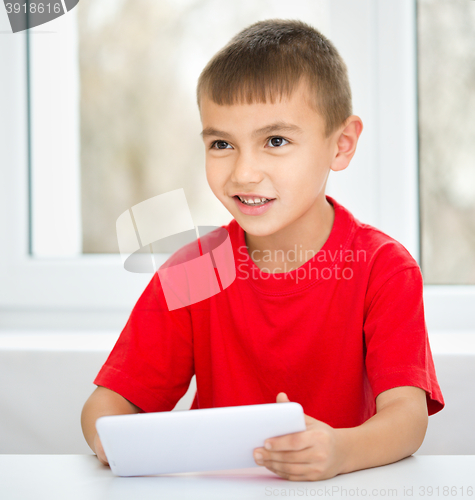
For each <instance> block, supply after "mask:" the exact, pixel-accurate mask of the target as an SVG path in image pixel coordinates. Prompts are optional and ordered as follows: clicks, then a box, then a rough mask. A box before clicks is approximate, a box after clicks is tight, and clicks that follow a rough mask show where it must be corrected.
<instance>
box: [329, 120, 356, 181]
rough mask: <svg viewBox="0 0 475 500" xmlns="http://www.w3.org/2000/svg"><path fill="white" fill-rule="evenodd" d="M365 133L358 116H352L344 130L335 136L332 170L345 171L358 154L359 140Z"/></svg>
mask: <svg viewBox="0 0 475 500" xmlns="http://www.w3.org/2000/svg"><path fill="white" fill-rule="evenodd" d="M362 131H363V122H362V121H361V118H360V117H359V116H356V115H351V116H349V117H348V118H347V120H346V121H345V124H344V125H343V126H342V128H341V129H340V130H339V131H338V132H337V133H336V134H335V136H336V143H335V156H334V158H333V161H332V164H331V166H330V168H331V169H332V170H334V171H335V172H337V171H339V170H344V169H345V168H346V167H347V166H348V165H349V163H350V161H351V159H352V158H353V156H354V154H355V152H356V145H357V144H358V139H359V137H360V135H361V132H362Z"/></svg>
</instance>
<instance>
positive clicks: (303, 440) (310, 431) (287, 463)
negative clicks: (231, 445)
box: [254, 392, 344, 481]
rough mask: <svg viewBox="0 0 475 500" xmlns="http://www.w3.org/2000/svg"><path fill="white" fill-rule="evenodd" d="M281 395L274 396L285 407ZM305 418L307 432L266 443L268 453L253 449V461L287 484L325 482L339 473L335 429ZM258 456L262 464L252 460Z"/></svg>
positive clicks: (340, 461)
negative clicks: (294, 482)
mask: <svg viewBox="0 0 475 500" xmlns="http://www.w3.org/2000/svg"><path fill="white" fill-rule="evenodd" d="M287 402H289V398H288V397H287V394H285V393H284V392H280V393H279V394H278V395H277V403H287ZM304 416H305V424H306V426H307V429H306V430H305V431H302V432H294V433H292V434H286V435H285V436H277V437H274V438H270V439H266V441H265V444H267V443H269V444H270V445H271V449H270V450H267V449H265V448H255V449H254V460H255V461H256V463H257V464H258V465H264V466H265V467H266V468H267V469H269V470H270V471H272V472H274V473H275V474H277V475H279V476H281V477H283V478H284V479H288V480H290V481H318V480H321V479H329V478H331V477H334V476H336V475H337V474H340V473H341V472H342V471H343V458H344V450H343V449H342V443H341V442H340V438H339V434H338V433H337V431H336V429H334V428H333V427H330V426H329V425H327V424H325V423H324V422H321V421H320V420H316V419H315V418H312V417H310V416H309V415H304ZM258 453H260V454H261V455H262V461H259V460H258V457H257V456H256V455H257V454H258Z"/></svg>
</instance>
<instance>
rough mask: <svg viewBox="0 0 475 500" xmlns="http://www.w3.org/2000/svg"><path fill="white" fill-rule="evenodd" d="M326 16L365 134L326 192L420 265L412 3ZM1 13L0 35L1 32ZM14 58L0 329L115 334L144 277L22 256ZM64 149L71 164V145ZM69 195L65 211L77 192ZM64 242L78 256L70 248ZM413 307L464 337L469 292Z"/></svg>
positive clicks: (1, 211) (21, 48) (378, 4)
mask: <svg viewBox="0 0 475 500" xmlns="http://www.w3.org/2000/svg"><path fill="white" fill-rule="evenodd" d="M329 9H330V24H331V30H330V33H328V35H329V37H330V38H331V39H332V41H333V42H334V43H335V44H336V46H337V48H338V50H339V51H340V52H341V54H342V56H343V58H344V59H345V61H346V62H347V64H348V68H349V72H350V81H351V85H352V90H353V97H354V113H355V114H358V115H359V116H361V117H362V119H363V123H364V127H365V128H364V131H363V134H362V136H361V138H360V141H359V144H358V150H357V154H356V155H355V157H354V159H353V160H352V162H351V165H350V167H349V168H348V169H347V171H345V175H341V174H343V172H342V173H334V172H332V174H331V175H330V181H329V185H328V193H329V194H331V195H335V197H336V198H337V200H338V201H339V202H341V203H342V204H343V205H345V206H347V207H348V208H349V209H350V210H351V211H352V212H353V213H354V214H355V216H356V217H357V218H359V219H360V220H362V221H364V222H366V223H369V224H372V225H375V226H376V227H378V228H380V229H381V230H383V231H385V232H387V233H388V234H389V235H391V236H393V237H394V238H396V239H397V240H399V241H400V242H401V243H403V244H404V245H405V246H406V248H407V249H408V250H409V251H410V252H411V254H412V255H413V256H414V258H415V259H416V260H417V261H418V262H419V263H420V248H419V227H418V226H419V224H418V221H419V213H418V209H419V204H418V170H417V168H418V145H417V80H416V78H417V64H416V62H417V60H416V28H415V26H416V0H360V1H358V2H354V0H332V1H331V2H330V6H329ZM1 11H2V9H0V29H1V30H8V29H9V25H8V24H7V23H8V20H6V14H5V16H4V17H1V16H2V15H3V14H2V13H1ZM68 15H70V16H71V15H72V13H69V14H68ZM50 25H51V24H50V23H49V24H48V25H47V26H48V27H50ZM33 31H40V30H31V32H30V34H29V36H30V41H31V40H33V37H35V36H36V37H40V36H42V35H41V34H34V33H33ZM45 31H46V28H45ZM26 54H27V37H26V33H25V32H20V33H17V34H11V35H2V37H1V38H0V61H2V63H1V64H2V67H1V68H0V71H1V78H0V109H1V110H2V116H1V117H0V235H1V236H0V238H1V240H0V241H1V257H2V258H1V259H0V283H1V286H0V329H1V328H10V327H18V328H21V327H32V326H36V327H43V328H46V327H48V328H53V327H73V325H74V326H78V327H81V328H84V327H88V326H90V327H96V328H97V327H104V328H113V329H118V328H121V327H123V325H124V324H125V321H126V319H127V317H128V315H129V313H130V310H131V308H132V307H133V305H134V303H135V302H136V300H137V298H138V297H139V295H140V294H141V292H142V291H143V289H144V288H145V286H146V284H147V283H148V281H149V280H150V278H151V275H149V274H134V273H129V272H126V271H125V270H124V269H123V268H122V265H121V259H120V256H119V255H76V256H70V257H61V258H38V257H32V256H31V255H30V253H29V241H30V239H29V234H28V233H29V229H28V228H29V211H30V208H29V200H30V193H29V189H28V185H29V184H28V177H29V153H30V151H29V144H30V138H29V135H28V121H27V117H28V105H29V103H28V100H27V96H28V88H27V82H28V78H27V77H28V68H27V60H26ZM387 61H391V64H388V63H387ZM30 69H31V68H30ZM31 81H32V85H34V83H33V80H31ZM35 91H36V92H38V88H36V89H33V92H32V95H35ZM70 112H71V113H72V114H74V110H72V111H70ZM360 113H361V114H360ZM71 116H72V115H71ZM76 140H77V138H76ZM32 144H33V145H34V141H33V142H32ZM64 149H65V150H66V151H68V150H69V151H70V152H71V154H73V153H74V155H76V158H77V144H76V145H75V144H74V141H73V142H72V143H71V144H70V147H69V148H64ZM35 160H36V159H35V158H31V162H32V164H34V162H35ZM74 168H76V169H77V168H78V161H77V160H76V164H75V167H74ZM333 174H335V175H333ZM339 174H340V176H339V177H338V175H339ZM74 175H75V173H74V172H73V173H72V175H71V176H70V177H69V179H70V180H71V179H74ZM65 179H66V180H65V181H64V182H65V184H66V185H67V184H68V181H67V178H65ZM69 185H70V186H73V185H74V182H70V183H69ZM76 185H77V183H76ZM72 196H73V197H72V198H71V199H72V200H73V201H74V200H76V201H75V203H77V200H78V197H77V193H76V195H74V193H73V195H72ZM74 196H76V198H74ZM72 210H73V212H74V207H73V208H72ZM73 212H71V213H73ZM76 214H77V212H76ZM72 220H75V221H76V224H77V223H78V220H79V219H78V217H76V218H75V219H74V217H73V219H72ZM69 241H70V242H71V248H72V247H74V246H75V247H76V248H77V247H78V244H79V243H78V240H74V238H72V239H71V240H69ZM68 251H70V250H68ZM424 299H425V310H426V318H427V324H428V327H429V331H431V330H454V329H455V330H467V331H475V308H474V307H473V305H474V303H475V286H461V285H450V286H449V285H447V286H442V285H425V287H424Z"/></svg>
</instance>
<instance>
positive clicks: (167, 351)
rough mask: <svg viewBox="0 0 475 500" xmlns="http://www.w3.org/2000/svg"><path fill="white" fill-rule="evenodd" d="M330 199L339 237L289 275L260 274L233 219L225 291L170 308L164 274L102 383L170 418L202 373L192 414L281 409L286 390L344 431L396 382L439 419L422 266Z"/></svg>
mask: <svg viewBox="0 0 475 500" xmlns="http://www.w3.org/2000/svg"><path fill="white" fill-rule="evenodd" d="M327 200H328V201H329V202H330V203H331V204H332V205H333V207H334V209H335V219H334V223H333V227H332V230H331V233H330V236H329V237H328V239H327V241H326V242H325V244H324V245H323V247H322V248H321V249H320V251H319V252H318V253H317V254H315V256H313V258H311V259H309V260H307V261H306V262H305V264H304V265H303V266H301V267H299V268H298V269H294V270H293V271H291V272H287V273H279V274H272V273H268V272H267V273H266V272H265V270H261V269H260V268H259V267H258V266H257V265H256V264H255V262H254V261H253V260H251V258H250V256H249V253H248V251H247V247H246V243H245V239H244V231H243V229H242V228H241V227H240V226H239V225H238V223H237V222H236V220H234V219H233V220H232V221H231V222H230V223H229V224H228V225H227V226H222V227H225V228H226V229H227V231H228V232H229V235H230V239H231V243H232V247H233V253H234V259H235V265H236V278H235V280H234V281H233V282H232V284H231V285H230V286H228V287H227V288H225V289H224V290H223V291H221V292H220V293H218V294H216V295H213V296H212V297H210V298H208V299H205V300H202V301H200V302H197V303H195V304H191V305H189V306H186V307H182V308H179V309H175V310H172V311H169V310H168V307H167V303H166V301H165V296H164V292H163V290H162V287H161V283H160V279H159V277H158V274H157V273H155V274H154V275H153V278H152V279H151V281H150V283H149V284H148V286H147V287H146V289H145V290H144V292H143V293H142V295H141V296H140V298H139V300H138V301H137V303H136V305H135V307H134V308H133V310H132V313H131V315H130V317H129V320H128V322H127V324H126V325H125V327H124V329H123V331H122V333H121V335H120V337H119V339H118V341H117V343H116V345H115V346H114V348H113V350H112V352H111V353H110V355H109V357H108V359H107V361H106V363H105V364H104V366H103V367H102V368H101V370H100V372H99V374H98V375H97V377H96V379H95V380H94V383H95V384H96V385H101V386H104V387H107V388H109V389H111V390H113V391H115V392H117V393H119V394H121V395H122V396H123V397H125V398H126V399H128V400H129V401H131V402H132V403H134V404H135V405H137V406H138V407H139V408H141V409H142V410H143V411H145V412H156V411H168V410H171V409H173V408H174V406H175V405H176V403H177V402H178V401H179V399H180V398H181V397H182V396H183V395H184V394H185V393H186V391H187V389H188V386H189V383H190V380H191V378H192V376H193V374H196V383H197V393H196V394H195V398H194V400H193V404H192V406H191V408H192V409H195V408H212V407H222V406H240V405H252V404H262V403H275V402H276V396H277V394H278V393H279V392H285V393H286V394H287V396H288V397H289V399H290V401H296V402H298V403H300V404H301V405H302V407H303V409H304V412H305V413H306V414H307V415H310V416H312V417H314V418H316V419H318V420H321V421H323V422H325V423H327V424H329V425H330V426H332V427H335V428H340V427H354V426H357V425H360V424H362V423H363V422H365V421H366V420H367V419H368V418H370V417H371V416H373V415H374V414H375V413H376V405H375V398H376V396H377V395H378V394H380V393H381V392H382V391H385V390H388V389H391V388H393V387H398V386H406V385H408V386H416V387H420V388H422V389H424V390H425V391H426V395H427V405H428V411H429V415H432V414H434V413H436V412H438V411H440V410H441V409H442V408H443V407H444V400H443V397H442V394H441V390H440V387H439V384H438V382H437V378H436V374H435V369H434V363H433V359H432V354H431V350H430V346H429V341H428V335H427V329H426V324H425V320H424V307H423V297H422V291H423V281H422V275H421V271H420V268H419V266H418V264H417V262H416V261H415V260H414V259H413V257H412V256H411V255H410V254H409V252H408V251H407V250H406V249H405V248H404V246H403V245H402V244H400V243H399V242H397V241H396V240H394V239H393V238H391V237H390V236H388V235H387V234H385V233H383V232H381V231H379V230H378V229H376V228H374V227H372V226H370V225H368V224H363V223H361V222H360V221H358V220H357V219H356V218H355V217H354V216H353V215H352V214H351V213H350V212H349V211H348V210H347V209H346V208H344V207H343V206H342V205H340V204H339V203H337V202H336V201H335V199H334V198H332V197H330V196H328V195H327ZM294 248H295V249H296V251H297V252H298V251H299V248H298V245H296V246H295V247H294ZM183 251H186V247H183V248H182V249H181V250H179V251H178V252H176V253H175V255H176V254H178V253H179V252H183ZM254 257H255V258H256V259H257V258H259V256H258V255H255V256H254ZM260 257H261V262H263V265H264V266H265V255H261V256H260ZM171 258H173V256H172V257H171ZM303 260H304V259H303ZM261 267H262V266H261Z"/></svg>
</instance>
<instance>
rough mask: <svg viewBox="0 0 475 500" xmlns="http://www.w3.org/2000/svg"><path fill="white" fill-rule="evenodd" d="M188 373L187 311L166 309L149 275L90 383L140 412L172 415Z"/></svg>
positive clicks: (155, 281) (190, 363) (190, 357)
mask: <svg viewBox="0 0 475 500" xmlns="http://www.w3.org/2000/svg"><path fill="white" fill-rule="evenodd" d="M193 374H194V364H193V336H192V326H191V317H190V311H189V308H187V307H183V308H180V309H174V310H172V311H169V310H168V307H167V303H166V300H165V296H164V294H163V290H162V287H161V284H160V279H159V277H158V274H157V273H155V274H154V275H153V277H152V279H151V281H150V282H149V284H148V285H147V287H146V288H145V290H144V292H143V293H142V295H141V296H140V298H139V300H138V301H137V303H136V304H135V306H134V308H133V310H132V312H131V314H130V317H129V319H128V321H127V324H126V325H125V327H124V329H123V330H122V332H121V334H120V336H119V339H118V340H117V342H116V344H115V346H114V348H113V349H112V351H111V353H110V355H109V357H108V358H107V360H106V362H105V363H104V365H103V366H102V368H101V370H100V371H99V373H98V375H97V376H96V378H95V379H94V383H95V384H96V385H100V386H103V387H107V388H108V389H111V390H113V391H115V392H117V393H118V394H120V395H121V396H123V397H124V398H126V399H127V400H129V401H130V402H131V403H133V404H135V405H136V406H138V407H139V408H140V409H141V410H142V411H144V412H156V411H169V410H172V409H173V408H174V407H175V405H176V403H177V402H178V401H179V400H180V398H181V397H182V396H183V395H184V394H185V393H186V391H187V389H188V386H189V384H190V381H191V378H192V377H193Z"/></svg>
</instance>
